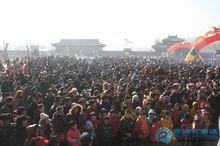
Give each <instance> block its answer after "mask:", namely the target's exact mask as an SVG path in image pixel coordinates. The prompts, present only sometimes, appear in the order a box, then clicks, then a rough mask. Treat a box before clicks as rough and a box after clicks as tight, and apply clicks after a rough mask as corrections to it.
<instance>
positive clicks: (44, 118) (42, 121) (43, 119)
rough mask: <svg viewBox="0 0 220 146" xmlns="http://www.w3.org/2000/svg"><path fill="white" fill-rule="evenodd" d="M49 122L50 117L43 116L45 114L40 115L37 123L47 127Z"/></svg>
mask: <svg viewBox="0 0 220 146" xmlns="http://www.w3.org/2000/svg"><path fill="white" fill-rule="evenodd" d="M50 122H51V120H50V117H49V116H48V115H47V114H45V113H41V114H40V121H39V123H40V124H43V123H44V124H46V125H47V124H49V123H50Z"/></svg>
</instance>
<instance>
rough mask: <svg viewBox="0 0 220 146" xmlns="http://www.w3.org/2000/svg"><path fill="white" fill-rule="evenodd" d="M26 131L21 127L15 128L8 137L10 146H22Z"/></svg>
mask: <svg viewBox="0 0 220 146" xmlns="http://www.w3.org/2000/svg"><path fill="white" fill-rule="evenodd" d="M26 138H27V137H26V129H25V128H21V127H16V128H15V129H14V130H13V132H12V134H11V136H10V138H9V139H10V141H9V143H10V146H15V145H16V146H24V142H25V139H26Z"/></svg>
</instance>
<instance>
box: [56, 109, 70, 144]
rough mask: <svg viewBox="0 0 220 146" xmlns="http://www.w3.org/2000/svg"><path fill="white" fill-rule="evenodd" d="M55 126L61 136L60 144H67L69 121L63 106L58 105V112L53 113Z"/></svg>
mask: <svg viewBox="0 0 220 146" xmlns="http://www.w3.org/2000/svg"><path fill="white" fill-rule="evenodd" d="M53 126H54V130H55V132H56V133H57V135H58V136H59V139H60V146H65V145H66V141H65V140H66V137H65V135H66V133H67V129H68V127H67V126H68V122H67V119H66V117H65V116H64V109H63V107H62V106H58V107H57V108H56V112H55V113H54V115H53Z"/></svg>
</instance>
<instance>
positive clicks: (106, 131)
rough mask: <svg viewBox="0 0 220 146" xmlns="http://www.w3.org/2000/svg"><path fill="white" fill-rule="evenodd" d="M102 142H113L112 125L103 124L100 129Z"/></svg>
mask: <svg viewBox="0 0 220 146" xmlns="http://www.w3.org/2000/svg"><path fill="white" fill-rule="evenodd" d="M99 134H100V141H101V143H102V144H105V143H106V144H107V143H110V142H111V140H112V127H111V125H110V124H107V125H106V124H104V122H103V123H101V124H100V127H99Z"/></svg>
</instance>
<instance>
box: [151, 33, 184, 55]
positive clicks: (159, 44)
mask: <svg viewBox="0 0 220 146" xmlns="http://www.w3.org/2000/svg"><path fill="white" fill-rule="evenodd" d="M183 41H185V40H184V39H182V38H179V37H177V35H174V36H172V35H168V37H167V38H165V39H163V40H161V41H156V42H155V44H154V45H153V46H152V48H153V49H154V50H155V52H156V54H158V55H161V54H163V53H165V52H166V49H167V48H168V47H170V46H171V45H173V44H176V43H180V42H183Z"/></svg>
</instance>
